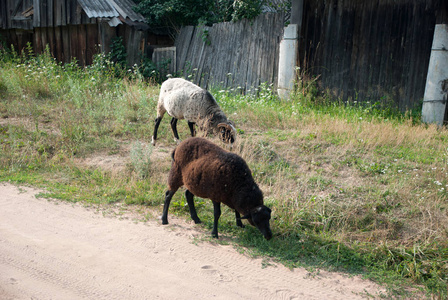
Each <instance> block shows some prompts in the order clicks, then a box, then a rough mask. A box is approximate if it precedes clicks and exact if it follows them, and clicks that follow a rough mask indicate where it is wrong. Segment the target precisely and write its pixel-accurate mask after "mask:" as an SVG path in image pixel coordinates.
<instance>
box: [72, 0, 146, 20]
mask: <svg viewBox="0 0 448 300" xmlns="http://www.w3.org/2000/svg"><path fill="white" fill-rule="evenodd" d="M78 2H79V4H80V5H81V7H82V9H83V10H84V12H85V13H86V14H87V16H88V17H89V18H114V17H118V16H121V17H123V18H124V19H126V18H129V19H130V20H131V21H134V22H135V21H137V22H145V18H144V17H143V16H142V15H141V14H139V13H136V12H135V11H134V10H133V9H132V8H133V7H134V6H136V4H135V3H134V2H133V1H131V0H78Z"/></svg>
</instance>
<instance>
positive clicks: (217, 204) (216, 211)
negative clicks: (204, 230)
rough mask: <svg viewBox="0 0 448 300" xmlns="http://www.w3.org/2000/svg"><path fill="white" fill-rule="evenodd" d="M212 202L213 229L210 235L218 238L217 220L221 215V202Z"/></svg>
mask: <svg viewBox="0 0 448 300" xmlns="http://www.w3.org/2000/svg"><path fill="white" fill-rule="evenodd" d="M212 202H213V216H214V220H213V230H212V237H214V238H218V220H219V217H220V216H221V203H220V202H215V201H212Z"/></svg>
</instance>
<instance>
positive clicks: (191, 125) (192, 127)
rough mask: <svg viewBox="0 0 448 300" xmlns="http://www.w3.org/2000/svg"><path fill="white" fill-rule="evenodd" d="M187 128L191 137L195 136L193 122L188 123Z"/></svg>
mask: <svg viewBox="0 0 448 300" xmlns="http://www.w3.org/2000/svg"><path fill="white" fill-rule="evenodd" d="M188 127H190V132H191V136H195V135H196V131H195V130H194V122H190V121H188Z"/></svg>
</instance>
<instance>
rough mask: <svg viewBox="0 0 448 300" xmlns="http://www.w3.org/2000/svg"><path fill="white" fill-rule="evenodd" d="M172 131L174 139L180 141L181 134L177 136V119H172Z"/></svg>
mask: <svg viewBox="0 0 448 300" xmlns="http://www.w3.org/2000/svg"><path fill="white" fill-rule="evenodd" d="M171 129H172V130H173V134H174V138H175V140H176V142H177V141H179V134H177V119H176V118H172V119H171Z"/></svg>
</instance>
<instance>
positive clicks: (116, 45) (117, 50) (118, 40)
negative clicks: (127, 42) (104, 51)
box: [110, 36, 127, 67]
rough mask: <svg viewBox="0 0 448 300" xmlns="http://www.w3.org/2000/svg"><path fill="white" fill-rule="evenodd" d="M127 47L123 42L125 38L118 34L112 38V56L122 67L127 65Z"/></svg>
mask: <svg viewBox="0 0 448 300" xmlns="http://www.w3.org/2000/svg"><path fill="white" fill-rule="evenodd" d="M126 57H127V53H126V47H125V46H124V44H123V38H122V37H121V36H117V37H115V38H113V39H112V44H111V45H110V58H111V60H112V61H113V62H114V63H117V64H120V65H121V66H122V67H126Z"/></svg>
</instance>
